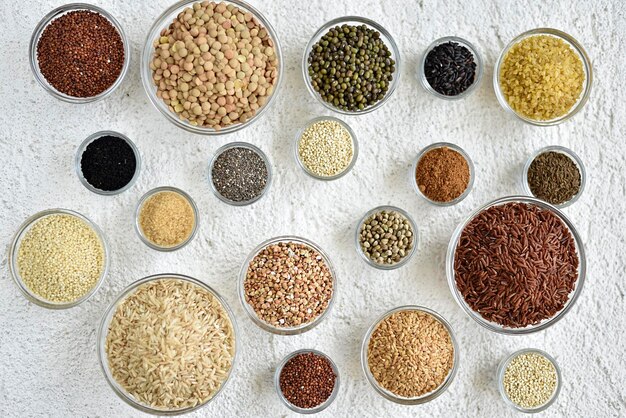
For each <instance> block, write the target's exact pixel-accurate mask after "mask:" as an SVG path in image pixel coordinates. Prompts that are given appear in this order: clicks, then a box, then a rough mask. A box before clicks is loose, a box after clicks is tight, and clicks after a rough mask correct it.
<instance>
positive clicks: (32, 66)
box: [28, 3, 131, 103]
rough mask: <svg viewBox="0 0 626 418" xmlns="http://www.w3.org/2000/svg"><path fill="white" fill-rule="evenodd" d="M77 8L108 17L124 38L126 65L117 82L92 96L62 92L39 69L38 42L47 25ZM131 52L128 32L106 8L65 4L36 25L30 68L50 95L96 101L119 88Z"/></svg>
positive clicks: (67, 98) (75, 101) (32, 37)
mask: <svg viewBox="0 0 626 418" xmlns="http://www.w3.org/2000/svg"><path fill="white" fill-rule="evenodd" d="M77 10H89V11H92V12H95V13H98V14H100V15H101V16H102V17H104V18H105V19H107V20H108V21H109V22H110V23H111V24H112V25H113V26H114V27H115V29H116V30H117V32H118V33H119V34H120V37H121V38H122V43H123V44H124V65H123V66H122V71H121V72H120V75H119V76H118V77H117V80H115V83H113V84H112V85H111V86H110V87H109V88H108V89H106V90H105V91H103V92H102V93H100V94H97V95H95V96H91V97H74V96H70V95H67V94H65V93H61V92H60V91H58V90H57V89H55V88H54V87H53V86H52V85H51V84H50V83H48V81H47V80H46V78H45V77H44V76H43V74H42V73H41V71H40V70H39V62H38V60H37V44H38V43H39V38H40V37H41V35H42V33H43V31H44V30H45V29H46V27H47V26H48V25H49V24H50V23H52V21H53V20H55V19H57V18H59V17H61V16H63V15H64V14H67V13H69V12H73V11H77ZM130 54H131V51H130V46H129V43H128V38H127V37H126V34H125V33H124V30H123V29H122V25H121V24H120V22H118V21H117V19H115V18H114V17H113V16H112V15H111V14H109V12H107V11H106V10H104V9H101V8H100V7H98V6H94V5H92V4H86V3H71V4H65V5H63V6H60V7H57V8H56V9H54V10H52V11H51V12H50V13H48V14H47V15H45V16H44V18H43V19H41V21H39V23H38V24H37V26H36V27H35V30H34V31H33V34H32V36H31V38H30V44H29V47H28V55H29V61H30V69H31V70H32V72H33V75H34V76H35V80H37V82H38V83H39V84H40V85H41V87H43V88H44V90H46V91H47V92H48V93H50V95H52V96H53V97H55V98H57V99H59V100H62V101H64V102H68V103H90V102H95V101H97V100H101V99H104V98H105V97H107V96H109V95H110V94H111V93H113V91H115V89H116V88H118V87H119V85H120V84H122V81H123V80H124V77H126V74H127V73H128V69H129V68H130Z"/></svg>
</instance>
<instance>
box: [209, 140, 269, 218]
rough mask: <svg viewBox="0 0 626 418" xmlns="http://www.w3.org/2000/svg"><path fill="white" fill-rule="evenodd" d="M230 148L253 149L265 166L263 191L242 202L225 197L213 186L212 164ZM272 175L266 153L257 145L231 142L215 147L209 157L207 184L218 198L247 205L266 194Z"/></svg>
mask: <svg viewBox="0 0 626 418" xmlns="http://www.w3.org/2000/svg"><path fill="white" fill-rule="evenodd" d="M231 148H245V149H249V150H251V151H254V152H255V153H256V154H258V155H259V156H260V157H261V159H262V160H263V162H264V163H265V168H266V169H267V182H266V183H265V187H264V188H263V191H261V193H260V194H259V195H258V196H257V197H255V198H253V199H250V200H246V201H242V202H236V201H234V200H230V199H227V198H225V197H224V196H222V195H221V194H220V192H219V191H218V190H217V189H216V188H215V185H214V184H213V165H214V164H215V161H216V160H217V158H218V157H219V156H220V155H222V154H223V153H224V151H227V150H229V149H231ZM272 177H273V176H272V164H271V163H270V160H269V159H268V158H267V155H265V153H264V152H263V151H261V149H259V148H258V147H256V146H254V145H252V144H249V143H247V142H231V143H230V144H226V145H223V146H221V147H220V148H218V149H217V151H215V154H214V155H213V158H211V161H210V162H209V186H210V187H211V191H212V192H213V194H214V195H215V196H216V197H217V198H218V199H219V200H221V201H222V202H224V203H227V204H229V205H232V206H248V205H251V204H253V203H254V202H256V201H258V200H259V199H261V198H262V197H263V196H265V195H266V194H267V191H268V190H269V189H270V186H271V185H272Z"/></svg>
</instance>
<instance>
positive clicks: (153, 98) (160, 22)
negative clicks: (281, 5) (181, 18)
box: [140, 0, 284, 135]
mask: <svg viewBox="0 0 626 418" xmlns="http://www.w3.org/2000/svg"><path fill="white" fill-rule="evenodd" d="M200 2H201V1H200V0H181V1H179V2H177V3H174V4H173V5H172V6H170V7H169V8H168V9H167V10H165V11H164V12H163V13H162V14H161V15H160V16H159V17H158V18H157V19H156V21H155V22H154V24H153V25H152V27H151V28H150V30H149V32H148V36H147V38H146V42H145V45H144V47H143V51H142V53H141V69H140V71H141V82H142V84H143V88H144V90H145V91H146V94H147V95H148V98H149V99H150V102H151V103H152V104H153V105H154V107H155V108H156V109H157V110H158V111H159V112H161V114H162V115H163V116H165V118H166V119H167V120H168V121H170V122H171V123H173V124H174V125H176V126H178V127H179V128H182V129H184V130H186V131H188V132H191V133H195V134H200V135H225V134H229V133H233V132H236V131H238V130H240V129H243V128H246V127H248V126H250V125H251V124H253V123H254V122H256V121H257V120H259V119H261V116H263V115H264V114H265V113H266V112H267V110H268V109H269V108H270V107H271V106H272V104H273V103H274V101H275V99H276V96H277V95H278V90H279V88H280V86H281V84H282V80H283V73H284V62H283V55H282V51H281V48H280V42H279V40H278V35H277V34H276V31H275V30H274V28H273V27H272V25H271V24H270V22H269V21H268V20H267V19H266V18H265V16H263V15H262V14H261V12H259V11H258V10H257V9H255V8H254V7H252V6H251V5H249V4H248V3H246V2H245V1H241V0H228V1H225V3H227V4H232V5H234V6H236V7H238V8H239V9H241V10H244V11H246V12H249V13H251V14H252V15H253V16H254V17H255V18H256V19H257V20H258V22H259V23H260V24H261V25H262V26H263V27H264V28H265V29H267V33H268V34H269V37H270V38H271V39H272V41H273V42H274V50H275V54H276V56H277V57H278V65H279V68H278V80H277V81H276V85H275V86H274V92H273V93H272V95H271V96H270V97H269V99H268V100H267V102H266V103H265V105H264V106H262V107H261V108H260V109H259V110H258V111H257V112H256V114H255V115H254V116H253V117H252V118H250V119H248V120H247V121H246V122H245V123H237V124H233V125H230V126H227V127H225V128H221V129H219V130H218V129H214V128H209V127H201V126H194V125H192V124H191V123H189V122H188V121H186V120H183V119H180V118H179V117H178V115H177V114H176V113H174V112H172V111H170V109H169V108H168V106H167V105H166V104H165V103H164V102H163V100H162V99H160V98H159V97H157V95H156V92H157V88H156V86H155V85H154V82H153V81H152V70H151V69H150V61H151V60H152V54H153V52H154V46H153V42H154V40H155V39H157V38H158V37H159V36H161V31H163V30H164V29H167V28H168V27H169V25H170V24H171V23H172V22H173V21H174V19H175V18H176V16H178V14H179V13H180V12H182V11H183V10H184V9H185V8H186V7H190V6H192V5H193V4H194V3H200Z"/></svg>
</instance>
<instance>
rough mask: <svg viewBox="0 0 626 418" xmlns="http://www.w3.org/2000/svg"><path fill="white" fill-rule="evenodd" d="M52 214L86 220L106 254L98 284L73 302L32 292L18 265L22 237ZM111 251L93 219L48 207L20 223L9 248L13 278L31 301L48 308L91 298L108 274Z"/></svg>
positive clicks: (71, 306) (69, 306)
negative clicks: (46, 297) (49, 298)
mask: <svg viewBox="0 0 626 418" xmlns="http://www.w3.org/2000/svg"><path fill="white" fill-rule="evenodd" d="M51 215H69V216H74V217H76V218H78V219H80V220H82V221H83V222H85V223H86V224H87V225H89V227H91V228H92V229H93V230H94V231H95V232H96V235H97V236H98V238H99V240H100V242H101V244H102V249H103V251H104V256H103V266H102V273H100V277H99V278H98V281H97V282H96V284H95V285H94V287H93V288H92V289H91V290H90V291H89V292H87V293H85V294H84V295H83V296H82V297H80V298H78V299H76V300H74V301H72V302H63V303H58V302H52V301H49V300H47V299H44V298H43V297H41V296H39V295H37V294H36V293H34V292H32V291H31V290H30V289H29V288H28V286H27V285H26V283H24V281H23V280H22V276H21V275H20V273H19V268H18V266H17V258H18V257H17V253H18V251H19V249H20V245H21V243H22V239H23V238H24V236H25V235H26V233H27V232H28V231H29V230H30V228H31V227H32V226H33V225H35V224H36V223H37V222H38V221H39V220H41V219H43V218H45V217H47V216H51ZM109 255H110V251H109V245H108V243H107V240H106V238H105V236H104V233H103V232H102V230H101V229H100V228H99V227H98V225H96V224H95V223H94V222H93V221H91V220H90V219H89V218H87V217H86V216H84V215H82V214H80V213H78V212H74V211H72V210H68V209H58V208H55V209H46V210H43V211H41V212H37V213H36V214H34V215H32V216H30V217H29V218H28V219H26V220H25V221H24V222H23V223H22V225H20V227H19V229H18V230H17V232H16V234H15V236H14V237H13V241H12V243H11V248H10V250H9V267H10V270H11V276H13V280H14V281H15V283H16V284H17V287H18V288H19V289H20V291H21V292H22V294H23V295H24V296H26V298H27V299H28V300H30V301H31V302H33V303H35V304H36V305H39V306H42V307H44V308H48V309H67V308H73V307H74V306H78V305H80V304H81V303H83V302H85V301H86V300H88V299H89V298H91V297H92V296H93V295H94V294H95V293H96V292H97V291H98V289H99V288H100V286H102V283H103V282H104V279H105V277H106V276H107V273H108V272H109V264H110V257H109Z"/></svg>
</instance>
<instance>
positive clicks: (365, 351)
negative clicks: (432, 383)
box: [361, 305, 460, 405]
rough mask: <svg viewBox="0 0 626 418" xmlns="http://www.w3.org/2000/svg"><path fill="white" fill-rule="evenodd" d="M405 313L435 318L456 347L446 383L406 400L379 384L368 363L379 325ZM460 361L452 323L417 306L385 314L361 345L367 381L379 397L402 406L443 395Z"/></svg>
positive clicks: (401, 308)
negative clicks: (371, 343) (370, 348)
mask: <svg viewBox="0 0 626 418" xmlns="http://www.w3.org/2000/svg"><path fill="white" fill-rule="evenodd" d="M403 311H419V312H424V313H427V314H429V315H431V316H432V317H434V318H435V319H436V320H437V321H439V322H440V323H441V324H442V325H443V326H444V327H445V328H446V330H447V331H448V333H449V334H450V341H451V342H452V346H453V347H454V360H453V364H452V368H451V369H450V371H449V372H448V376H447V377H446V379H445V380H444V382H443V383H442V384H441V385H440V386H439V387H438V388H437V389H435V390H434V391H432V392H429V393H425V394H423V395H422V396H418V397H415V398H404V397H402V396H398V395H396V394H395V393H393V392H391V391H389V390H387V389H385V388H384V387H382V386H381V385H380V384H378V382H377V381H376V379H375V378H374V375H372V372H371V371H370V369H369V364H368V361H367V354H368V350H369V342H370V338H371V337H372V333H373V332H374V330H375V329H376V328H377V327H378V324H380V323H381V322H382V321H383V320H385V319H386V318H387V317H389V316H391V315H392V314H394V313H397V312H403ZM459 359H460V356H459V345H458V343H457V341H456V338H455V337H454V332H453V331H452V326H451V325H450V323H448V321H446V320H445V319H444V318H443V317H442V316H441V315H439V314H438V313H437V312H435V311H433V310H430V309H428V308H424V307H422V306H417V305H406V306H399V307H397V308H394V309H391V310H389V311H387V312H385V313H384V314H382V315H381V316H380V317H378V319H376V321H374V323H373V324H372V325H371V326H370V327H369V329H368V330H367V332H366V333H365V337H364V338H363V343H362V344H361V368H362V369H363V373H364V374H365V377H366V378H367V381H368V382H369V383H370V384H371V385H372V387H373V388H374V389H376V392H377V393H378V394H379V395H381V396H382V397H383V398H385V399H388V400H390V401H393V402H395V403H399V404H402V405H419V404H423V403H426V402H430V401H432V400H433V399H435V398H437V397H439V396H440V395H441V394H442V393H444V392H445V391H446V390H447V389H448V388H449V387H450V385H451V384H452V381H453V380H454V377H455V376H456V373H457V370H458V368H459Z"/></svg>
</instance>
